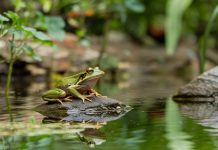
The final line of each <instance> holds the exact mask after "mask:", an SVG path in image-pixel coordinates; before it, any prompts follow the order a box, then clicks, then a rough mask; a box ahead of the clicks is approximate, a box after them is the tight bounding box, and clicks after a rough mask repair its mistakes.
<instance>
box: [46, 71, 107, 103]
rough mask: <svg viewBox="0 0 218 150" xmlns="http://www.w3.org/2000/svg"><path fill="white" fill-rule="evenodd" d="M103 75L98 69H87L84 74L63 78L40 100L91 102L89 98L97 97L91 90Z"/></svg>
mask: <svg viewBox="0 0 218 150" xmlns="http://www.w3.org/2000/svg"><path fill="white" fill-rule="evenodd" d="M103 75H104V72H103V71H102V70H100V69H99V68H98V67H95V68H88V69H86V71H84V72H80V73H78V74H75V75H72V76H69V77H65V78H63V79H62V80H60V81H59V82H58V86H57V88H54V89H51V90H48V91H46V92H45V93H43V95H42V99H43V100H45V101H48V102H60V103H61V104H63V103H62V101H72V97H77V98H79V99H81V100H82V101H83V103H84V102H85V100H87V101H91V100H90V99H89V97H92V96H93V95H95V96H99V95H100V94H99V93H97V92H96V91H95V90H93V89H92V88H93V87H94V86H95V84H96V83H97V81H98V80H99V79H100V78H101V77H102V76H103Z"/></svg>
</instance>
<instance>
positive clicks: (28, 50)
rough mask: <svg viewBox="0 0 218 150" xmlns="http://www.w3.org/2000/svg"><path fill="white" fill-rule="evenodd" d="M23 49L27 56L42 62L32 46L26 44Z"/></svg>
mask: <svg viewBox="0 0 218 150" xmlns="http://www.w3.org/2000/svg"><path fill="white" fill-rule="evenodd" d="M22 48H23V50H24V52H25V54H27V55H28V56H30V57H31V58H32V59H34V60H36V61H42V58H41V57H40V56H39V55H38V54H36V53H35V51H34V49H33V48H32V47H31V46H29V45H26V44H25V45H24V46H23V47H22Z"/></svg>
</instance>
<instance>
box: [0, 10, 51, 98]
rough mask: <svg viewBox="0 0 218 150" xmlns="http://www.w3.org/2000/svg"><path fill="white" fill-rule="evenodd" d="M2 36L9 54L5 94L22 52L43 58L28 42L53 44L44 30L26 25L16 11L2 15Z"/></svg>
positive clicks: (32, 56) (0, 31)
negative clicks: (14, 66) (14, 65)
mask: <svg viewBox="0 0 218 150" xmlns="http://www.w3.org/2000/svg"><path fill="white" fill-rule="evenodd" d="M0 37H1V38H3V37H5V40H6V41H7V42H6V45H7V47H6V50H7V52H8V54H9V58H8V62H9V69H8V77H7V83H6V88H5V95H6V96H8V92H9V89H10V84H11V75H12V71H13V64H14V62H15V61H16V60H17V58H19V57H21V56H22V55H21V54H26V55H28V56H30V57H31V58H33V59H35V60H38V61H39V60H41V58H40V56H39V55H37V53H36V52H35V51H34V49H33V48H32V47H31V46H30V45H29V44H28V41H30V42H39V43H41V44H48V45H52V42H51V41H50V39H49V38H48V37H47V36H46V35H45V34H44V33H42V32H39V31H37V30H36V29H34V28H30V27H27V26H24V25H23V23H22V19H21V18H20V17H19V16H18V14H16V13H15V12H12V11H8V12H5V13H4V14H3V15H0Z"/></svg>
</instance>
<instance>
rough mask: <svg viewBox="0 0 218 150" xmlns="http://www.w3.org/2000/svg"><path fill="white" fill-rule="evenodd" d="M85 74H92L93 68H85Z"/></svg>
mask: <svg viewBox="0 0 218 150" xmlns="http://www.w3.org/2000/svg"><path fill="white" fill-rule="evenodd" d="M86 72H87V73H88V74H90V73H93V72H94V69H93V68H87V69H86Z"/></svg>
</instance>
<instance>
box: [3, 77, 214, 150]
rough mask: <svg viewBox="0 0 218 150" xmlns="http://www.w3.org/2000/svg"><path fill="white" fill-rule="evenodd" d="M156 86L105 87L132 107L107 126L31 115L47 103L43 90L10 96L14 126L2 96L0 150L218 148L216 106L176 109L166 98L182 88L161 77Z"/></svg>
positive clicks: (145, 83)
mask: <svg viewBox="0 0 218 150" xmlns="http://www.w3.org/2000/svg"><path fill="white" fill-rule="evenodd" d="M152 78H153V77H152ZM148 80H149V82H148ZM152 81H154V82H152ZM158 81H160V80H158V79H154V80H151V79H142V80H139V81H135V82H134V83H133V84H130V86H129V87H125V88H119V87H117V86H116V85H115V88H112V87H111V86H112V85H110V86H109V85H104V84H106V83H104V84H101V85H100V88H101V90H102V91H101V92H102V93H104V90H106V92H109V91H108V88H107V87H110V89H116V90H114V91H116V92H114V93H111V95H110V97H112V98H117V99H119V100H121V101H122V102H124V103H127V104H128V105H131V106H132V107H133V108H134V109H133V110H131V111H130V112H128V113H127V114H125V115H123V116H120V117H117V118H115V119H111V121H107V122H88V121H86V122H78V121H77V122H75V121H70V122H68V121H66V119H65V120H60V119H59V120H54V119H51V118H48V117H45V116H43V115H41V114H39V113H37V112H35V111H33V110H32V108H34V107H36V106H38V105H40V104H42V103H43V101H42V100H41V99H40V97H39V95H40V92H41V91H44V90H45V89H43V88H42V89H38V90H36V91H35V92H34V91H33V89H32V90H29V91H27V90H25V91H27V92H26V94H25V95H23V94H21V95H19V94H13V95H11V96H10V98H11V114H12V115H13V124H11V123H10V116H9V114H8V111H7V107H6V106H7V105H6V103H5V99H4V97H3V96H1V98H0V105H1V112H0V149H21V150H22V149H34V150H35V149H40V150H41V149H52V150H56V149H57V150H59V149H64V150H65V149H66V150H67V149H84V150H85V149H90V147H95V149H104V150H107V149H108V150H109V149H110V150H111V149H112V148H113V149H114V150H124V149H125V150H128V149H131V150H142V149H154V150H163V149H171V150H180V149H182V150H190V149H200V150H205V149H209V150H211V149H212V150H213V149H217V148H218V142H217V141H218V134H217V131H218V130H217V127H218V125H217V116H218V115H217V112H218V111H217V108H218V107H212V106H214V105H213V104H207V105H201V106H199V105H198V106H192V107H190V105H181V104H179V105H178V104H176V103H175V102H173V101H172V100H171V99H169V98H163V97H167V96H169V95H171V94H172V93H171V92H172V89H174V90H176V88H177V87H179V86H180V85H174V84H173V83H176V82H174V81H171V80H167V79H166V80H163V79H162V78H161V82H158ZM38 84H39V83H38ZM148 85H149V86H148ZM40 87H46V86H40ZM0 88H1V87H0ZM106 92H105V93H106ZM30 93H31V94H30ZM200 112H204V113H200Z"/></svg>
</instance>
